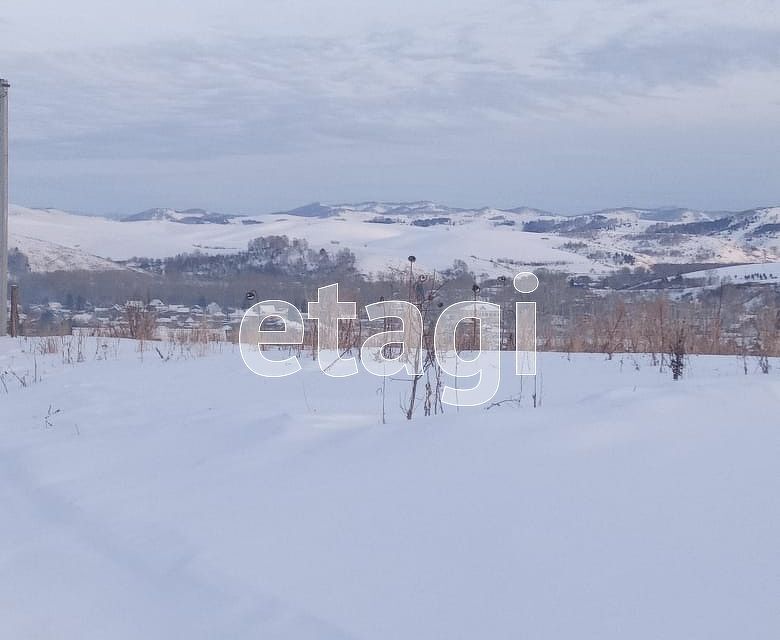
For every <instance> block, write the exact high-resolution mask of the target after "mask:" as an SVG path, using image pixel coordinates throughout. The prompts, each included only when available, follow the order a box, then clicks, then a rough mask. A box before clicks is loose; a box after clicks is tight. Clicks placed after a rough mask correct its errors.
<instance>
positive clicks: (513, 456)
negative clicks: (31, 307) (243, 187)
mask: <svg viewBox="0 0 780 640" xmlns="http://www.w3.org/2000/svg"><path fill="white" fill-rule="evenodd" d="M104 344H105V346H102V344H101V343H97V342H95V341H94V340H93V339H90V340H89V341H88V343H87V344H86V345H85V347H84V348H83V350H82V351H83V354H84V358H85V362H81V363H76V364H64V363H63V360H64V359H67V356H65V355H63V354H62V353H55V354H52V355H37V356H33V352H34V351H35V349H36V348H37V343H35V342H32V341H27V342H25V341H15V340H11V339H3V340H0V372H4V373H3V382H4V384H5V386H6V387H7V392H6V390H5V389H4V388H3V385H0V416H2V419H1V421H0V510H1V511H2V516H0V517H1V519H0V621H1V622H0V629H2V631H1V632H0V636H2V637H3V638H14V639H26V638H58V639H69V638H74V639H75V638H78V639H79V640H84V639H96V640H97V639H100V640H102V639H105V638H111V639H121V638H128V639H129V638H132V639H137V638H147V639H152V638H161V639H163V638H164V639H166V640H168V639H170V638H188V639H191V638H263V639H272V638H285V639H286V638H291V639H296V640H298V639H305V638H316V639H320V638H333V639H335V638H339V639H341V638H371V639H392V640H396V639H399V638H404V639H411V638H419V639H424V640H430V639H434V638H442V639H444V638H446V639H448V640H449V639H455V638H465V639H486V638H491V639H498V638H507V639H513V640H514V639H517V638H534V639H550V638H555V639H562V640H568V639H570V638H578V639H589V638H592V639H598V640H605V639H609V638H615V639H620V640H624V639H626V638H630V639H632V640H638V639H643V638H646V639H653V640H656V639H660V638H664V639H685V640H693V639H701V640H712V639H715V638H723V639H728V640H733V639H734V638H745V639H747V638H750V639H751V640H763V639H766V640H770V639H772V640H773V639H775V638H777V637H780V607H778V602H780V545H778V532H780V502H779V501H778V499H777V496H778V492H779V490H780V474H778V459H780V458H779V457H778V456H779V454H780V417H778V407H780V362H774V363H773V369H772V371H771V372H770V374H769V375H762V374H759V373H758V372H757V371H756V367H755V365H754V364H753V363H749V372H748V375H745V374H744V373H743V371H742V366H743V364H742V362H741V361H738V360H736V359H734V358H727V357H696V358H692V359H691V361H690V363H689V365H688V369H687V371H686V375H685V378H684V380H682V381H680V382H677V383H675V382H673V381H672V380H671V376H670V375H669V373H668V371H667V372H664V373H659V371H658V369H657V367H652V366H651V365H650V363H649V361H648V359H647V358H646V357H637V358H636V359H635V358H633V357H631V356H616V357H615V359H614V360H612V361H606V360H605V359H604V357H603V356H597V355H594V356H590V355H576V356H572V357H571V359H570V360H569V359H567V357H566V356H564V355H559V354H541V355H540V376H539V379H538V389H537V390H538V392H539V394H538V397H539V398H540V399H541V406H540V407H539V408H536V409H534V408H533V407H532V406H531V393H532V384H533V383H532V379H531V378H526V379H524V380H523V384H524V389H523V390H522V398H521V406H517V404H515V403H506V404H504V405H502V406H500V407H493V408H491V409H489V410H486V409H484V408H473V409H469V410H466V409H461V410H460V411H455V410H454V409H448V411H447V413H446V414H445V415H444V416H438V417H432V418H425V417H423V416H418V417H417V418H415V419H414V420H413V421H412V422H406V421H405V420H403V419H402V417H401V412H400V410H399V409H398V405H399V396H400V395H401V394H404V393H405V392H406V390H407V388H408V384H407V383H404V382H398V381H390V382H389V383H388V392H387V394H386V398H387V403H386V404H387V409H388V417H389V420H388V424H385V425H382V424H381V423H380V421H379V415H380V405H381V395H380V394H379V393H378V389H379V388H380V386H381V381H380V379H379V378H375V377H371V376H369V375H368V374H365V373H361V374H360V375H358V376H355V377H353V378H348V379H332V378H327V377H326V376H324V375H323V374H322V373H320V372H319V370H318V369H316V368H315V367H314V366H313V363H311V362H306V363H305V367H304V371H302V372H301V373H299V374H297V375H296V376H293V377H290V378H286V379H277V380H272V379H260V378H257V377H255V376H253V375H252V374H250V373H249V372H248V371H247V370H245V369H244V367H243V364H242V362H241V358H240V356H239V354H238V352H237V351H235V349H234V348H233V347H232V346H223V347H222V348H221V349H218V348H213V349H210V350H209V353H207V354H206V355H198V354H196V353H190V354H188V355H187V354H183V353H182V352H177V354H176V355H174V356H173V357H172V358H171V359H170V360H169V361H163V360H162V359H160V358H159V357H158V355H157V354H156V353H155V352H154V351H152V350H150V348H149V345H148V344H147V350H146V352H145V353H143V354H141V353H139V352H138V350H137V345H136V344H135V343H132V342H120V341H113V340H112V341H107V342H105V343H104ZM77 351H78V350H77V349H76V347H75V344H73V345H72V347H71V353H70V359H72V360H74V361H75V360H77V359H78V357H77ZM162 351H163V352H164V353H165V354H167V350H166V347H165V346H163V347H162ZM184 355H187V357H182V356H184ZM506 365H507V367H506V371H505V373H506V375H505V376H504V379H503V381H502V389H501V391H500V392H499V394H498V396H497V397H496V399H497V400H500V399H503V398H507V397H509V396H516V395H517V394H518V393H519V392H520V378H516V377H514V376H512V375H511V369H512V367H511V365H512V362H510V361H509V360H507V362H506ZM19 379H22V380H24V381H25V383H26V384H27V386H26V387H23V386H22V384H21V383H20V382H19ZM36 379H39V381H37V382H36V381H35V380H36Z"/></svg>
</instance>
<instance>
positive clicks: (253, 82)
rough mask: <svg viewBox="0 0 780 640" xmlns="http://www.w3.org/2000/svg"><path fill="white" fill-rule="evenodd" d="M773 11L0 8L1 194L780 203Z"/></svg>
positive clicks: (369, 2)
mask: <svg viewBox="0 0 780 640" xmlns="http://www.w3.org/2000/svg"><path fill="white" fill-rule="evenodd" d="M778 7H780V3H778V2H777V0H753V1H750V0H748V1H741V2H734V1H733V0H732V1H730V2H719V1H717V0H701V1H698V0H697V1H686V0H673V1H672V0H668V1H667V0H649V1H642V0H624V1H623V2H610V1H604V0H599V1H595V0H572V1H568V0H540V1H538V2H531V1H520V2H517V1H508V0H479V1H477V0H472V1H469V2H464V1H461V0H392V1H387V0H382V1H380V0H333V1H329V2H324V1H320V0H308V1H299V0H274V1H267V0H255V1H249V0H246V1H239V0H221V1H220V2H215V1H214V0H208V1H204V0H188V1H186V2H172V1H170V0H133V2H128V1H127V0H125V1H123V2H110V1H106V0H100V1H98V0H92V1H79V0H70V1H68V2H63V1H62V0H51V1H45V2H37V1H34V0H11V1H9V0H0V76H2V77H6V78H8V79H9V80H10V81H11V83H12V87H11V92H12V93H11V109H12V111H11V128H12V130H11V153H12V167H11V178H12V185H11V199H12V201H13V202H16V203H19V204H27V205H31V206H54V207H59V208H65V209H72V210H80V211H85V212H93V213H118V212H124V213H127V212H133V211H137V210H141V209H145V208H148V207H152V206H172V207H179V208H185V207H196V206H198V207H205V208H210V209H213V210H217V211H226V212H244V213H261V212H267V211H274V210H280V209H286V208H290V207H293V206H297V205H300V204H304V203H307V202H312V201H318V200H319V201H326V202H342V201H358V200H374V199H384V200H417V199H431V200H437V201H442V202H444V203H447V204H453V205H461V206H478V205H487V204H490V205H495V206H516V205H521V204H524V205H529V206H536V207H541V208H545V209H550V210H554V211H561V212H565V213H573V212H579V211H585V210H593V209H597V208H602V207H607V206H616V205H624V204H634V205H638V206H660V205H670V204H679V205H685V206H690V207H697V208H709V209H725V208H748V207H752V206H757V205H765V204H780V9H779V8H778Z"/></svg>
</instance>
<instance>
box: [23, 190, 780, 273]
mask: <svg viewBox="0 0 780 640" xmlns="http://www.w3.org/2000/svg"><path fill="white" fill-rule="evenodd" d="M10 235H11V241H10V245H11V247H16V248H18V249H19V251H21V252H22V253H24V254H25V255H26V256H27V258H28V261H29V264H30V267H31V269H32V270H33V271H55V270H70V269H112V268H118V267H119V265H118V264H117V262H116V261H124V260H127V259H129V258H132V257H135V256H145V257H154V258H160V257H166V256H172V255H175V254H179V253H184V252H192V251H196V250H197V251H201V252H204V253H233V252H236V251H240V250H244V249H245V248H246V246H247V243H248V242H249V241H250V240H251V239H253V238H256V237H258V236H269V235H287V236H289V237H290V238H304V239H306V240H307V241H308V242H309V244H310V245H311V246H312V247H314V248H316V249H319V248H325V249H326V250H328V251H330V250H338V249H340V248H343V247H346V248H349V249H351V250H352V251H353V252H354V253H355V254H356V256H357V259H358V265H359V267H360V268H361V269H362V270H363V271H365V272H378V271H381V270H384V269H387V268H388V267H394V266H401V265H404V264H405V263H406V258H407V256H408V255H410V254H413V255H415V256H417V258H418V261H419V264H420V266H421V267H422V268H428V269H442V268H446V267H449V266H451V265H452V262H453V261H454V260H456V259H460V260H463V261H465V262H466V263H467V264H468V265H469V267H470V268H471V269H473V270H474V271H475V273H477V274H482V273H485V274H495V273H507V272H514V271H517V270H518V269H519V268H523V267H525V268H538V267H544V266H546V267H549V268H554V269H561V270H566V271H569V272H571V273H602V272H605V271H609V270H612V269H616V268H620V267H624V266H650V265H653V264H656V263H722V264H733V263H753V262H775V261H780V207H765V208H757V209H751V210H748V211H740V212H728V211H718V212H708V211H696V210H691V209H684V208H662V209H637V208H618V209H607V210H603V211H598V212H595V213H587V214H582V215H575V216H563V215H556V214H553V213H549V212H546V211H541V210H538V209H531V208H527V207H518V208H514V209H497V208H491V207H483V208H478V209H465V208H458V207H448V206H444V205H441V204H438V203H435V202H427V201H422V202H362V203H358V204H330V205H329V204H321V203H314V204H310V205H306V206H303V207H299V208H297V209H293V210H290V211H285V212H278V213H272V214H263V215H254V216H246V215H237V214H230V213H217V212H212V211H206V210H203V209H186V210H176V209H167V208H158V209H149V210H147V211H143V212H141V213H137V214H134V215H130V216H126V217H124V218H121V219H112V218H100V217H86V216H79V215H75V214H71V213H67V212H64V211H60V210H56V209H31V208H26V207H20V206H13V205H12V207H11V220H10Z"/></svg>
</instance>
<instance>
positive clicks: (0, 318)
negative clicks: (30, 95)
mask: <svg viewBox="0 0 780 640" xmlns="http://www.w3.org/2000/svg"><path fill="white" fill-rule="evenodd" d="M10 86H11V85H10V84H9V83H8V81H7V80H3V79H2V78H0V336H4V335H5V334H6V333H7V331H8V88H9V87H10Z"/></svg>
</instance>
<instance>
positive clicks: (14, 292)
mask: <svg viewBox="0 0 780 640" xmlns="http://www.w3.org/2000/svg"><path fill="white" fill-rule="evenodd" d="M10 335H11V337H12V338H15V337H16V336H18V335H19V286H18V285H15V284H12V285H11V327H10Z"/></svg>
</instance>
